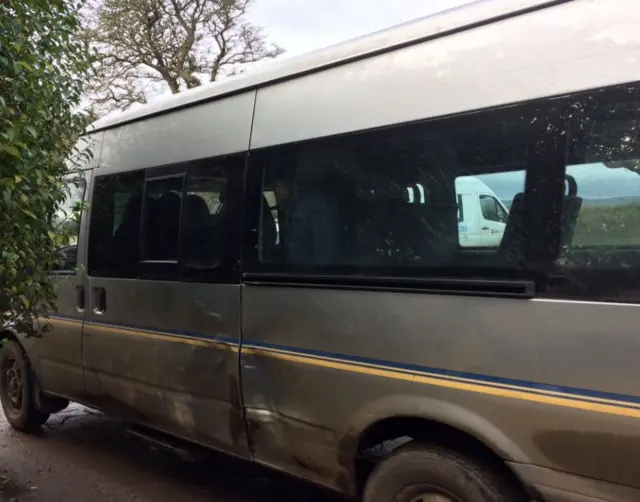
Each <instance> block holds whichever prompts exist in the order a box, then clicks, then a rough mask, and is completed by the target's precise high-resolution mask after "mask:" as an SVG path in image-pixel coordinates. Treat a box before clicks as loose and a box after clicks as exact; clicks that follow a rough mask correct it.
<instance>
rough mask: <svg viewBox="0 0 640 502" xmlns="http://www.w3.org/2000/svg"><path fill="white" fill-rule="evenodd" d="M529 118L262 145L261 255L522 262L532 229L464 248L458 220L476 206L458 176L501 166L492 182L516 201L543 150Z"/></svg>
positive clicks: (324, 262)
mask: <svg viewBox="0 0 640 502" xmlns="http://www.w3.org/2000/svg"><path fill="white" fill-rule="evenodd" d="M531 122H532V117H531V116H524V115H520V114H518V113H514V112H512V111H511V112H500V113H498V112H496V113H487V114H485V115H484V116H483V117H482V118H480V117H479V116H476V117H474V118H470V117H465V118H464V119H458V120H451V119H449V120H446V121H440V122H438V121H434V122H429V123H423V124H417V125H409V126H401V127H394V128H388V129H384V130H378V131H372V132H364V133H358V134H352V135H349V136H344V137H339V138H330V139H324V140H320V141H313V142H309V143H303V144H297V145H292V146H286V147H279V148H273V149H270V150H266V151H263V152H261V156H260V158H259V160H258V162H260V163H261V165H262V167H263V169H264V178H263V180H264V181H263V186H262V210H261V221H260V228H261V235H260V246H259V249H260V253H259V259H260V260H261V261H262V263H265V264H281V265H285V264H286V265H287V266H293V267H344V266H351V267H394V268H397V267H456V268H457V267H466V266H476V265H481V266H484V265H490V266H507V265H512V264H513V260H506V259H505V257H506V256H508V255H511V256H515V255H517V256H518V260H517V261H519V262H522V259H523V256H524V252H525V249H524V247H523V245H522V243H523V242H525V241H526V238H525V235H524V233H519V234H518V235H517V236H516V237H517V238H516V239H511V240H510V241H509V242H508V243H507V244H506V245H505V248H509V249H502V250H501V249H499V247H500V246H498V244H499V243H500V238H498V239H497V241H496V242H492V243H489V244H490V247H491V251H492V253H488V254H487V253H478V252H477V251H473V250H467V249H463V247H462V246H461V243H460V232H463V231H466V230H465V228H464V225H462V228H459V222H460V221H462V219H463V218H466V217H467V216H468V213H469V211H467V209H466V208H464V207H463V208H462V210H461V207H460V201H461V197H460V195H461V190H459V189H458V186H457V183H456V178H459V177H464V176H475V177H478V178H479V179H483V178H484V177H485V176H486V177H487V180H490V179H491V176H492V175H496V173H501V174H502V175H503V177H502V178H500V180H497V179H496V180H497V181H498V182H497V183H494V187H493V188H492V187H490V186H489V188H491V190H493V191H499V192H500V195H499V196H500V197H501V198H504V199H506V200H508V201H509V202H511V201H512V200H513V198H514V197H516V196H517V194H519V193H521V192H523V190H524V181H525V177H524V170H525V168H526V167H528V166H529V162H530V156H531V154H532V152H534V151H535V146H534V145H533V144H532V143H530V138H532V137H533V136H534V135H533V134H531V131H530V130H529V129H530V128H531V125H530V124H531ZM487 175H488V176H487ZM496 176H497V175H496ZM496 180H494V181H496ZM483 183H484V182H483ZM488 183H489V182H487V183H486V184H487V185H488ZM496 193H497V192H496ZM497 211H498V210H497V209H496V212H497ZM501 211H503V218H506V214H504V210H502V209H501ZM499 216H500V213H498V217H499ZM516 242H517V244H516ZM478 245H479V246H482V244H481V243H480V241H479V243H478ZM511 247H513V249H511ZM515 247H517V248H518V249H515ZM504 251H506V252H504Z"/></svg>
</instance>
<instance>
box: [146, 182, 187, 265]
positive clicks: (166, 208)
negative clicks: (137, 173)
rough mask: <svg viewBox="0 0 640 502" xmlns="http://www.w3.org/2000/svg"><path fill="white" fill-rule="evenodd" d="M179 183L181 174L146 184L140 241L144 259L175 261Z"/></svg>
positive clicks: (176, 258) (180, 192)
mask: <svg viewBox="0 0 640 502" xmlns="http://www.w3.org/2000/svg"><path fill="white" fill-rule="evenodd" d="M182 186H183V177H182V176H179V177H173V178H164V179H159V180H149V181H147V183H146V188H145V201H144V227H143V228H144V232H143V241H142V242H143V259H144V260H145V261H170V262H177V261H178V258H179V250H180V214H181V207H182Z"/></svg>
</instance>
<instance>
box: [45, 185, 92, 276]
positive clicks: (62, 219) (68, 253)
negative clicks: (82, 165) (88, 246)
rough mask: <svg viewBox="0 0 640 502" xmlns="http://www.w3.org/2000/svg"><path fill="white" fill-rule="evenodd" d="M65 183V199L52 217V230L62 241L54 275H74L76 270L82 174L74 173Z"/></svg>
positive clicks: (82, 198)
mask: <svg viewBox="0 0 640 502" xmlns="http://www.w3.org/2000/svg"><path fill="white" fill-rule="evenodd" d="M66 181H67V186H66V198H65V200H64V201H63V202H62V204H60V206H59V207H58V209H57V211H56V212H55V214H54V217H53V228H54V230H55V232H56V233H57V234H58V235H59V236H60V237H61V239H62V243H61V244H62V246H61V248H60V249H59V250H58V252H57V254H58V266H57V267H56V269H55V272H56V274H60V273H63V274H66V273H74V272H75V270H76V266H77V259H78V238H79V236H80V220H81V217H82V211H83V201H84V195H85V189H86V180H85V173H84V172H80V173H74V174H73V175H70V176H68V177H67V179H66Z"/></svg>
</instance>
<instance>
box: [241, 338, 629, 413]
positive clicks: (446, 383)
mask: <svg viewBox="0 0 640 502" xmlns="http://www.w3.org/2000/svg"><path fill="white" fill-rule="evenodd" d="M245 351H246V352H247V353H253V354H256V355H261V356H266V357H270V358H273V359H279V360H283V361H290V362H295V363H301V364H308V365H312V366H319V367H324V368H331V369H336V370H340V371H348V372H351V373H359V374H364V375H372V376H377V377H383V378H392V379H394V380H404V381H408V382H415V383H421V384H426V385H432V386H435V387H441V388H448V389H455V390H462V391H466V392H474V393H478V394H485V395H490V396H498V397H504V398H510V399H518V400H521V401H530V402H535V403H541V404H550V405H553V406H562V407H564V408H573V409H577V410H583V411H592V412H597V413H606V414H609V415H618V416H623V417H631V418H640V409H638V408H630V407H628V404H627V403H626V402H625V403H622V402H620V404H619V405H613V404H606V403H600V402H590V401H582V400H580V399H573V398H571V397H568V396H567V395H563V396H562V397H560V396H561V395H560V393H553V394H557V395H552V394H551V393H550V394H538V393H533V392H527V391H525V390H520V389H523V388H522V387H520V388H508V387H507V386H505V385H502V386H501V387H496V386H493V385H484V384H482V383H479V382H475V383H471V382H464V381H458V380H453V379H448V378H446V377H435V376H429V375H426V374H420V373H417V372H413V373H409V372H401V371H395V370H393V369H390V368H383V367H373V366H365V365H361V364H354V363H348V362H345V361H341V360H338V359H327V358H316V357H309V356H305V355H302V354H295V353H290V352H284V351H275V350H271V349H263V348H256V347H252V348H243V353H244V352H245ZM611 402H615V401H611ZM630 404H631V405H633V403H630Z"/></svg>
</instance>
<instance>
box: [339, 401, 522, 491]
mask: <svg viewBox="0 0 640 502" xmlns="http://www.w3.org/2000/svg"><path fill="white" fill-rule="evenodd" d="M402 436H406V437H408V438H411V439H417V440H421V441H431V442H436V443H438V444H440V445H443V446H449V447H452V448H455V449H458V450H460V449H462V450H465V451H467V452H469V453H472V454H474V455H480V456H482V457H483V458H484V459H485V460H487V461H489V462H491V463H493V464H497V468H499V469H502V470H504V471H505V474H506V475H508V476H511V477H512V479H513V480H514V481H516V482H517V483H518V484H519V485H520V486H521V487H522V488H523V490H526V488H525V486H524V484H523V483H522V480H521V479H520V478H519V476H518V475H517V474H516V473H515V472H513V471H512V470H511V469H510V468H509V467H508V466H507V464H506V463H505V462H506V461H513V462H521V463H527V462H528V461H529V458H528V456H527V455H526V454H525V453H524V451H522V449H521V448H519V447H518V445H517V444H516V443H515V441H514V440H512V439H511V438H509V437H508V436H507V435H506V434H505V433H504V432H502V431H501V430H500V429H498V428H497V427H496V426H495V425H493V424H492V423H491V422H490V421H488V420H487V419H485V418H484V417H482V416H481V415H479V414H478V413H476V412H474V411H472V410H470V409H468V408H464V407H462V406H459V405H457V404H453V403H450V402H447V401H443V400H440V399H434V398H425V397H417V396H395V397H389V398H385V399H382V400H380V401H377V402H374V403H371V404H369V405H367V406H365V407H363V408H362V409H360V410H359V412H358V413H357V414H356V415H355V416H354V417H353V419H352V420H351V421H350V424H349V426H348V427H347V428H346V429H345V431H344V432H343V434H342V436H341V441H340V445H339V456H340V463H341V466H342V468H343V474H346V472H345V471H347V472H348V474H346V476H344V477H346V478H348V479H342V480H341V483H340V484H341V485H343V488H344V489H345V490H347V491H348V492H349V493H350V494H351V495H358V494H361V493H362V488H363V486H364V482H365V481H366V478H367V476H368V474H369V472H368V471H367V469H366V468H365V467H363V465H364V464H363V463H362V462H363V458H362V454H363V453H364V452H367V451H368V450H369V449H371V448H374V447H376V446H379V445H382V444H383V443H385V442H386V441H392V440H394V439H399V438H401V437H402Z"/></svg>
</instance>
